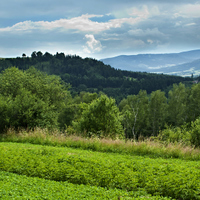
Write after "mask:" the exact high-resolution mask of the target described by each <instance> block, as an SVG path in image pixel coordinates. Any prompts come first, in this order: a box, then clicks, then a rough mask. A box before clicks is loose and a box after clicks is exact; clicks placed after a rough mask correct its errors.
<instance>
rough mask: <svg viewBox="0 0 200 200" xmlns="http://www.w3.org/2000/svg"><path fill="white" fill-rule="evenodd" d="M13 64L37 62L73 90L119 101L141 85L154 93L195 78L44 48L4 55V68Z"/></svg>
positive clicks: (1, 61)
mask: <svg viewBox="0 0 200 200" xmlns="http://www.w3.org/2000/svg"><path fill="white" fill-rule="evenodd" d="M12 66H16V67H17V68H19V69H22V70H26V69H29V68H30V67H31V66H34V67H35V68H36V69H38V70H40V71H43V72H46V73H47V74H54V75H59V76H60V77H61V78H62V80H64V81H65V82H66V83H70V84H71V85H72V88H71V91H72V93H73V94H77V93H80V92H81V91H83V90H84V91H87V92H91V93H93V92H97V90H98V91H103V92H104V93H105V94H107V95H108V96H112V97H113V98H115V99H116V102H117V103H119V102H120V100H122V99H123V98H125V97H126V96H127V95H133V94H138V92H139V91H140V90H141V89H142V90H146V91H147V93H148V94H150V93H151V92H152V91H155V90H159V89H161V90H166V88H167V87H169V86H170V85H172V84H174V83H179V82H186V81H187V82H189V81H192V79H191V78H184V77H178V76H169V75H163V74H149V73H142V72H131V71H124V70H119V69H114V68H112V67H111V66H109V65H105V64H103V62H101V61H98V60H95V59H92V58H85V59H82V58H81V57H79V56H76V55H65V54H64V53H56V54H55V55H51V54H50V53H48V52H46V53H44V54H43V53H42V52H41V51H38V52H36V51H34V52H33V53H32V54H31V57H25V56H22V58H20V57H18V58H6V59H0V72H1V71H2V70H4V69H7V68H9V67H12Z"/></svg>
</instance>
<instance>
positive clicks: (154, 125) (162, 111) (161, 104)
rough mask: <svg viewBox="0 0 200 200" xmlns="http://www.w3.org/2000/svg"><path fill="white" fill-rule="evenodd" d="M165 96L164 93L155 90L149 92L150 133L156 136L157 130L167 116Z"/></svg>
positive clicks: (161, 126) (160, 127)
mask: <svg viewBox="0 0 200 200" xmlns="http://www.w3.org/2000/svg"><path fill="white" fill-rule="evenodd" d="M166 111H167V98H166V97H165V93H164V92H161V91H160V90H157V91H155V92H152V93H151V96H150V102H149V121H150V129H151V130H152V135H153V136H157V134H158V132H159V131H160V130H161V129H162V128H163V127H164V124H165V119H166V117H167V113H166Z"/></svg>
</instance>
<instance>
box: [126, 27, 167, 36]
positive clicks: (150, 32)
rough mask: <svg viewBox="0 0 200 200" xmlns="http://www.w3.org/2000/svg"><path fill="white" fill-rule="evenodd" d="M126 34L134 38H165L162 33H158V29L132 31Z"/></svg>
mask: <svg viewBox="0 0 200 200" xmlns="http://www.w3.org/2000/svg"><path fill="white" fill-rule="evenodd" d="M128 33H129V35H131V36H135V37H144V36H154V37H158V36H165V34H163V33H162V32H160V31H159V30H158V28H153V29H149V28H148V29H146V30H142V29H133V30H129V31H128Z"/></svg>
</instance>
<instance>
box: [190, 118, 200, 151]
mask: <svg viewBox="0 0 200 200" xmlns="http://www.w3.org/2000/svg"><path fill="white" fill-rule="evenodd" d="M191 143H192V144H193V145H195V147H199V146H200V118H198V119H196V120H195V121H194V122H192V124H191Z"/></svg>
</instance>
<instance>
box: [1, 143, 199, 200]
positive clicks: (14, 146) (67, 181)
mask: <svg viewBox="0 0 200 200" xmlns="http://www.w3.org/2000/svg"><path fill="white" fill-rule="evenodd" d="M0 157H1V159H0V172H1V173H0V186H1V187H0V198H1V199H9V195H11V196H10V197H12V198H13V199H23V198H24V199H84V198H85V199H145V198H146V199H147V198H149V199H200V165H199V161H188V160H181V159H164V158H149V157H144V156H131V155H121V154H117V153H101V152H93V151H88V150H80V149H72V148H66V147H49V146H42V145H33V144H20V143H11V142H10V143H8V142H1V143H0ZM59 195H60V196H59Z"/></svg>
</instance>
